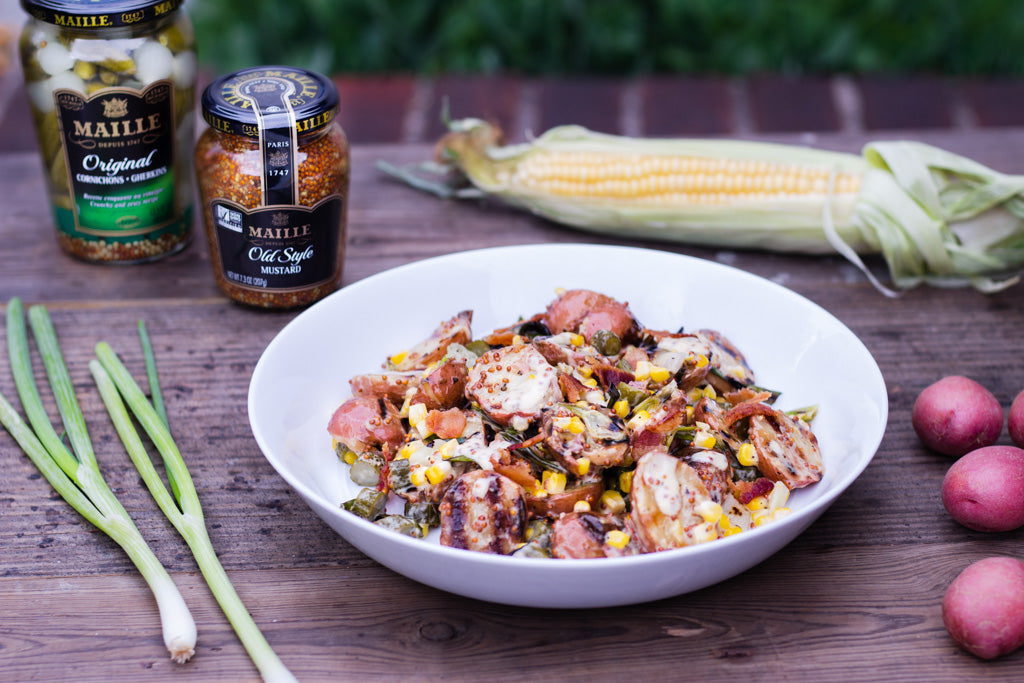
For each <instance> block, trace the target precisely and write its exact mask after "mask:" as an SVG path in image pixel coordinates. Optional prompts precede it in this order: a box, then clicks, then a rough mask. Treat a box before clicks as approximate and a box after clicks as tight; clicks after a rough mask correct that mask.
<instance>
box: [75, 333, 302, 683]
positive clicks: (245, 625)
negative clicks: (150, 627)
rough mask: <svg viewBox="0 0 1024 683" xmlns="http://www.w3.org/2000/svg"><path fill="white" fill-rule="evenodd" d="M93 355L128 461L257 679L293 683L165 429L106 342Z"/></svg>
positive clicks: (91, 366) (96, 374)
mask: <svg viewBox="0 0 1024 683" xmlns="http://www.w3.org/2000/svg"><path fill="white" fill-rule="evenodd" d="M96 356H97V358H98V359H99V360H98V361H97V360H94V361H92V362H90V364H89V369H90V371H91V372H92V374H93V377H94V378H95V380H96V384H97V386H98V387H99V390H100V395H101V397H102V398H103V402H104V404H105V405H106V407H107V412H108V413H109V414H110V418H111V420H112V421H113V423H114V427H115V428H116V429H117V432H118V434H119V435H120V437H121V441H122V442H123V443H124V445H125V448H126V450H127V451H128V455H129V457H130V458H131V459H132V462H133V463H135V467H136V468H137V469H138V470H139V474H141V475H142V479H143V481H144V482H145V483H146V486H147V487H148V488H149V490H150V493H152V495H153V498H154V499H155V500H156V502H157V505H159V506H160V509H161V510H162V511H163V513H164V515H165V516H166V517H167V519H168V520H169V521H170V522H171V524H173V525H174V528H175V529H177V530H178V532H179V533H180V534H181V535H182V537H183V538H184V539H185V542H186V543H187V544H188V546H189V548H190V549H191V550H192V554H193V555H194V556H195V558H196V563H197V564H198V565H199V569H200V571H201V572H202V573H203V577H204V578H205V579H206V582H207V584H208V585H209V587H210V590H211V591H212V592H213V595H214V597H215V598H216V599H217V602H218V603H219V604H220V606H221V608H222V609H223V610H224V614H225V616H227V618H228V621H230V622H231V625H232V627H233V628H234V629H235V633H237V634H238V638H239V640H241V642H242V645H243V646H244V647H245V649H246V652H248V653H249V656H250V657H251V658H252V661H253V663H254V664H255V665H256V668H257V669H258V670H259V672H260V675H261V676H262V677H263V679H264V680H265V681H291V680H295V678H294V676H292V674H291V672H290V671H289V670H288V669H287V668H286V667H285V666H284V664H283V663H282V662H281V660H280V659H279V658H278V656H277V654H276V653H275V652H274V650H273V649H272V648H271V647H270V644H269V643H267V640H266V639H265V638H264V637H263V634H262V633H261V632H260V630H259V627H257V626H256V623H255V622H254V621H253V618H252V616H251V615H250V614H249V611H248V610H247V609H246V608H245V605H244V604H243V603H242V600H241V598H240V597H239V596H238V593H237V592H236V591H235V588H234V586H233V585H232V584H231V580H230V579H229V577H228V575H227V573H226V572H225V571H224V568H223V566H222V565H221V563H220V560H219V559H217V554H216V552H214V549H213V544H212V543H211V542H210V537H209V535H208V533H207V531H206V524H205V521H204V519H203V511H202V507H201V506H200V502H199V496H198V495H197V494H196V489H195V485H194V484H193V482H192V477H191V476H190V474H189V471H188V468H187V467H186V465H185V461H184V459H183V458H182V457H181V452H180V451H179V450H178V446H177V444H176V443H175V442H174V438H173V437H172V436H171V433H170V431H169V430H168V428H167V424H166V423H165V422H164V420H163V419H162V418H161V417H160V415H159V414H158V413H157V411H156V409H155V408H154V407H153V405H152V404H151V403H150V402H149V401H148V400H147V399H146V395H145V394H144V393H143V392H142V389H141V388H140V387H139V385H138V384H137V383H136V382H135V380H134V379H133V378H132V376H131V374H130V373H129V372H128V370H127V369H126V368H125V367H124V364H123V363H122V362H121V360H120V358H118V356H117V354H116V353H114V351H113V349H111V348H110V346H109V345H108V344H107V343H105V342H100V343H99V344H97V345H96ZM122 397H123V400H122ZM126 402H127V404H128V406H129V407H130V408H131V411H132V414H134V416H135V419H136V420H137V421H138V423H139V424H140V425H141V426H142V428H143V430H144V431H145V432H146V433H147V434H148V435H149V438H150V439H151V440H152V441H153V443H154V444H155V445H156V448H157V451H158V452H159V453H160V455H161V456H162V458H163V461H164V465H165V467H166V469H167V472H168V479H169V480H171V481H175V482H177V490H175V491H174V495H173V496H172V494H171V493H169V492H168V491H167V488H166V487H165V486H164V485H163V482H162V481H161V479H160V476H159V474H158V473H157V471H156V469H155V468H154V467H153V464H152V461H151V460H150V458H149V454H148V453H147V451H146V449H145V446H144V445H143V443H142V440H141V438H140V437H139V434H138V431H136V429H135V427H134V425H133V423H132V420H131V418H130V416H129V414H128V411H127V409H126V407H125V403H126Z"/></svg>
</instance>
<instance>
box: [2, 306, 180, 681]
mask: <svg viewBox="0 0 1024 683" xmlns="http://www.w3.org/2000/svg"><path fill="white" fill-rule="evenodd" d="M37 311H41V312H37ZM29 316H30V317H31V318H32V321H33V332H34V333H35V334H36V338H37V341H39V342H41V343H39V348H40V353H41V355H42V356H43V358H44V363H45V365H46V367H47V374H48V376H49V380H50V383H51V388H52V390H53V394H54V396H55V397H56V399H57V403H58V408H59V410H60V413H61V415H62V417H63V419H64V421H65V428H66V429H67V431H68V434H69V437H70V439H71V441H72V444H73V445H74V447H75V448H76V450H77V451H78V452H79V459H76V458H75V456H74V455H72V453H71V452H70V451H68V449H67V447H65V446H64V444H63V442H62V441H61V439H60V437H59V436H58V435H57V433H56V431H55V430H54V428H53V425H52V424H51V423H50V420H49V417H48V416H47V414H46V410H45V408H44V406H43V403H42V399H41V397H40V394H39V390H38V388H37V386H36V383H35V378H34V374H33V370H32V363H31V357H30V353H29V347H28V334H27V329H26V326H25V316H24V312H23V308H22V304H21V301H20V300H19V299H16V298H15V299H12V300H11V301H10V302H9V303H8V305H7V340H8V353H9V356H10V362H11V371H12V373H13V375H14V381H15V385H16V387H17V390H18V394H19V396H20V398H21V402H22V407H23V408H24V410H25V412H26V415H27V416H28V418H29V421H30V422H31V424H32V427H29V425H28V424H26V423H25V422H24V421H23V420H22V419H21V416H20V415H19V414H18V412H17V411H16V410H15V409H14V407H13V406H12V405H11V404H10V403H9V402H8V401H7V399H6V398H4V397H3V396H2V395H0V422H2V423H3V425H4V428H6V429H7V431H8V432H10V434H11V436H12V437H14V440H15V441H16V442H17V443H18V445H19V446H20V447H21V449H22V450H23V451H24V452H25V454H26V455H27V456H28V458H29V459H30V460H31V461H32V462H33V463H34V464H35V466H36V467H37V468H38V469H39V471H40V472H41V473H42V475H43V476H44V477H45V478H46V480H47V481H48V482H50V485H51V486H53V488H54V489H55V490H56V491H57V492H58V493H59V494H60V495H61V497H62V498H64V500H65V501H67V503H68V504H69V505H71V507H72V508H74V509H75V510H76V511H77V512H78V513H79V514H81V515H82V517H84V518H85V519H86V520H88V521H89V522H90V523H92V524H93V525H94V526H96V527H97V528H98V529H100V530H101V531H103V532H104V533H105V534H107V535H108V536H110V538H111V539H112V540H113V541H114V542H115V543H117V544H118V545H119V546H121V548H123V549H124V551H125V553H127V555H128V557H129V558H130V559H131V561H132V563H133V564H134V565H135V566H136V567H137V568H138V570H139V572H140V573H141V574H142V576H143V578H144V579H145V581H146V583H147V584H148V585H149V587H150V590H152V592H153V596H154V598H155V599H156V602H157V607H158V609H159V612H160V620H161V625H162V630H163V638H164V644H165V645H166V646H167V649H168V650H169V651H170V653H171V658H172V659H173V660H174V661H175V662H177V663H179V664H180V663H184V662H186V661H188V659H189V658H190V657H191V656H192V655H193V654H194V653H195V644H196V625H195V621H194V620H193V618H192V614H191V613H190V612H189V610H188V606H187V605H186V604H185V600H184V599H183V598H182V596H181V593H180V591H179V590H178V588H177V587H176V586H175V585H174V582H173V581H172V580H171V578H170V576H169V575H168V574H167V571H166V570H165V569H164V567H163V565H162V564H160V560H158V559H157V557H156V555H154V554H153V552H152V550H150V548H149V546H148V545H147V544H146V541H145V539H143V537H142V534H141V533H139V530H138V528H137V527H136V526H135V524H134V523H133V522H132V520H131V517H130V516H129V515H128V513H127V512H126V511H125V509H124V507H123V506H122V505H121V503H120V502H119V501H118V500H117V498H116V497H115V496H114V494H113V492H112V491H111V490H110V488H109V487H108V486H107V484H106V482H105V481H104V480H103V476H102V474H101V473H100V470H99V466H98V465H97V464H96V458H95V455H94V454H93V451H92V446H91V443H89V442H88V431H87V429H86V426H85V420H84V418H83V417H82V413H81V410H80V408H79V407H78V402H77V400H76V399H75V394H74V388H73V386H72V384H71V380H70V378H69V377H68V374H67V369H66V367H65V366H64V360H63V357H62V355H61V353H60V348H59V345H58V343H57V340H56V335H55V334H54V333H53V327H52V325H51V324H50V321H49V317H48V316H47V315H46V312H45V309H42V308H40V307H33V309H32V310H30V312H29ZM33 429H34V430H35V431H34V432H33Z"/></svg>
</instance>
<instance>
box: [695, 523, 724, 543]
mask: <svg viewBox="0 0 1024 683" xmlns="http://www.w3.org/2000/svg"><path fill="white" fill-rule="evenodd" d="M690 535H691V536H692V537H693V540H694V542H696V543H707V542H708V541H714V540H715V539H717V538H718V532H716V531H715V527H714V525H713V524H710V523H708V522H705V523H704V524H698V525H697V526H695V527H694V528H693V529H692V530H691V531H690Z"/></svg>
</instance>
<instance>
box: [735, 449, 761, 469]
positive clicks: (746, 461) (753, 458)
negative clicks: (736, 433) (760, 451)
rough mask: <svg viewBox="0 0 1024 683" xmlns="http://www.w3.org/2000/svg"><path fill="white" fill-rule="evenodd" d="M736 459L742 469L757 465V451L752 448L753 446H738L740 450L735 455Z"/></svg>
mask: <svg viewBox="0 0 1024 683" xmlns="http://www.w3.org/2000/svg"><path fill="white" fill-rule="evenodd" d="M736 459H737V460H738V461H739V463H740V464H741V465H743V466H744V467H751V466H753V465H756V464H757V449H756V448H754V444H752V443H745V444H743V445H742V446H740V450H739V452H738V453H736Z"/></svg>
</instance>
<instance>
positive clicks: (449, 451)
mask: <svg viewBox="0 0 1024 683" xmlns="http://www.w3.org/2000/svg"><path fill="white" fill-rule="evenodd" d="M458 445H459V440H458V439H448V440H447V441H445V442H444V443H443V444H441V446H440V447H439V448H438V449H437V453H438V455H440V456H441V457H442V458H444V459H445V460H447V459H448V458H450V457H452V456H453V455H455V449H456V447H458Z"/></svg>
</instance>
